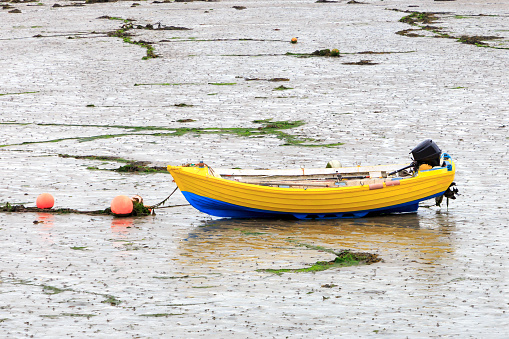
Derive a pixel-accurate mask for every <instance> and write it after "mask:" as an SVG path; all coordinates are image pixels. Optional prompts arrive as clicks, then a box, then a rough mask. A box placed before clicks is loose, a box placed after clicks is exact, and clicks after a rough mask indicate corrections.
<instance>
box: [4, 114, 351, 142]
mask: <svg viewBox="0 0 509 339" xmlns="http://www.w3.org/2000/svg"><path fill="white" fill-rule="evenodd" d="M253 123H255V124H261V125H262V126H260V127H227V128H224V127H222V128H219V127H205V128H197V127H194V128H189V127H178V128H171V127H161V126H125V125H95V124H94V125H86V124H54V123H37V124H35V125H37V126H65V127H95V128H117V129H124V130H126V131H128V132H124V133H117V134H103V135H95V136H87V137H80V136H76V137H67V138H58V139H51V140H43V141H24V142H21V143H17V144H8V145H0V148H2V147H8V146H21V145H30V144H42V143H53V142H60V141H69V140H76V141H78V142H90V141H94V140H99V139H112V138H119V137H125V136H133V135H142V136H145V137H146V136H154V137H178V136H183V135H186V134H196V135H206V134H231V135H236V136H239V137H260V136H266V135H273V136H276V137H277V138H278V139H280V140H282V141H283V142H284V143H283V146H302V147H336V146H340V145H342V144H343V143H340V142H338V143H330V144H320V143H318V142H317V140H316V139H311V138H303V137H300V136H296V135H292V134H288V133H286V132H283V131H282V130H286V129H292V128H297V127H300V126H302V125H304V122H303V121H300V120H296V121H271V120H255V121H253ZM9 124H14V123H9ZM0 125H2V123H0ZM144 131H160V132H155V133H146V132H144ZM138 132H140V133H138ZM141 132H144V133H141ZM306 142H312V143H306Z"/></svg>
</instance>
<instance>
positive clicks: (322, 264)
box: [257, 250, 381, 275]
mask: <svg viewBox="0 0 509 339" xmlns="http://www.w3.org/2000/svg"><path fill="white" fill-rule="evenodd" d="M335 255H336V258H335V259H334V260H331V261H317V262H315V263H314V264H312V265H311V266H309V267H304V268H279V269H272V268H267V269H260V270H257V271H258V272H266V273H273V274H277V275H281V274H283V273H309V272H311V273H315V272H320V271H325V270H328V269H331V268H339V267H348V266H356V265H361V264H366V265H369V264H372V263H375V262H378V261H380V260H381V259H380V258H379V257H378V255H377V254H372V253H363V252H351V251H350V250H343V251H341V252H339V253H335Z"/></svg>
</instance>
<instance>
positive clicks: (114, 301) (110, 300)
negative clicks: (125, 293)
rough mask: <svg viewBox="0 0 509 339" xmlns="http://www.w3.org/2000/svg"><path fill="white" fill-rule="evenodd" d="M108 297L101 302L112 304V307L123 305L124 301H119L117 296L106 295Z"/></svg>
mask: <svg viewBox="0 0 509 339" xmlns="http://www.w3.org/2000/svg"><path fill="white" fill-rule="evenodd" d="M104 296H105V297H106V299H105V300H103V301H101V303H103V304H110V305H111V306H118V305H120V304H121V303H122V300H119V299H117V298H116V297H115V296H113V295H111V294H106V295H104Z"/></svg>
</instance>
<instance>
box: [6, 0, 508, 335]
mask: <svg viewBox="0 0 509 339" xmlns="http://www.w3.org/2000/svg"><path fill="white" fill-rule="evenodd" d="M0 6H1V10H0V32H1V33H0V45H1V48H0V69H2V72H0V80H1V81H0V111H1V114H0V129H1V131H2V133H1V134H0V146H1V147H0V173H1V179H2V180H1V183H0V206H1V209H2V211H0V241H1V242H2V246H1V247H0V248H1V249H0V302H1V303H0V304H1V305H0V336H1V337H7V338H22V337H40V338H61V337H80V338H104V337H127V338H130V337H136V338H166V337H177V338H203V337H208V338H210V337H213V338H215V337H218V338H239V337H242V338H244V337H245V338H270V337H275V338H281V337H317V338H334V337H337V336H338V335H341V336H344V337H348V338H350V337H351V338H358V337H359V338H370V337H379V336H381V335H382V336H384V337H388V338H403V337H410V338H429V337H473V338H481V337H489V338H504V337H505V336H506V334H507V333H506V330H505V329H506V328H508V327H509V322H508V320H507V319H508V318H507V313H508V312H509V308H508V303H507V297H506V295H507V294H508V293H509V284H508V282H507V271H508V269H509V260H508V258H507V255H506V254H507V253H508V251H509V236H508V233H507V230H508V225H509V214H508V212H507V205H508V204H509V201H508V197H507V194H506V193H507V184H506V183H507V180H508V179H509V177H508V175H509V172H508V169H507V165H506V161H505V159H506V158H507V156H508V143H509V139H508V131H507V129H508V127H507V126H509V121H508V116H509V111H508V108H507V105H506V102H507V97H509V92H508V88H509V80H508V77H507V76H506V73H507V65H508V64H509V60H508V58H509V55H508V54H507V49H508V48H509V35H508V34H509V27H508V23H507V22H508V21H507V16H508V15H509V8H508V6H507V4H505V3H504V2H488V1H484V0H478V1H459V0H457V1H429V2H418V3H417V2H416V3H412V4H409V3H407V2H401V1H398V0H384V1H378V0H373V1H371V0H370V1H362V3H360V1H348V2H347V1H317V2H315V1H314V0H312V1H293V0H292V1H260V0H256V1H255V0H245V1H242V3H238V2H234V1H229V0H223V1H153V2H137V3H133V2H132V1H95V0H92V1H76V2H72V1H58V2H57V1H45V0H43V1H35V2H18V1H3V2H1V5H0ZM10 11H15V12H12V13H10ZM402 18H405V19H404V20H403V21H401V19H402ZM292 38H296V39H297V41H298V42H297V43H291V40H292ZM327 49H329V51H330V53H332V50H334V49H337V50H338V56H337V57H334V56H329V55H312V54H313V51H318V54H320V51H325V50H327ZM150 53H152V54H153V55H152V54H150ZM339 53H340V55H339ZM151 55H152V56H151ZM153 56H157V57H153ZM358 65H369V67H360V66H358ZM427 138H431V139H433V140H434V141H435V142H436V143H437V144H438V145H439V147H440V148H441V149H442V150H443V151H445V152H448V153H449V154H450V155H451V157H452V158H453V160H454V161H455V162H456V165H457V173H456V178H455V181H456V183H457V187H458V189H459V190H460V192H461V195H460V196H459V197H458V198H457V199H455V200H451V201H450V203H449V206H448V207H447V206H446V204H445V203H444V202H442V204H441V206H436V205H435V201H426V202H423V203H421V206H420V208H419V212H418V213H416V214H404V215H394V216H383V217H370V218H365V219H343V220H325V221H317V220H315V221H313V220H309V221H295V220H264V219H252V220H226V219H217V218H212V217H210V216H207V215H204V214H202V213H200V212H198V211H196V210H195V209H194V208H192V207H191V206H189V205H188V203H187V201H186V200H185V198H184V197H183V195H182V194H181V193H180V192H179V191H175V193H174V194H172V192H173V191H174V190H175V188H176V186H175V183H173V182H172V180H171V176H169V175H168V173H167V172H166V171H165V170H164V169H165V167H166V166H167V165H169V164H171V165H179V164H186V163H198V162H200V161H203V162H205V163H207V164H208V165H209V166H211V167H212V168H214V167H232V168H300V167H325V166H326V164H327V163H328V162H330V161H331V160H338V161H340V162H341V163H342V164H343V165H344V166H357V165H368V164H372V165H377V164H385V163H401V164H408V163H409V162H410V161H411V159H410V156H409V151H410V150H411V149H412V148H413V147H414V146H415V145H417V144H418V143H419V142H420V141H422V140H424V139H427ZM120 169H122V171H121V170H120ZM123 170H125V171H123ZM43 192H48V193H51V194H52V195H53V196H54V197H55V206H54V209H53V211H46V210H39V209H37V208H36V207H35V200H36V198H37V196H38V195H39V194H40V193H43ZM117 195H127V196H133V195H140V196H142V197H143V198H144V204H146V205H148V206H156V205H158V204H160V203H161V202H164V203H163V204H161V205H159V206H158V208H157V209H156V211H157V213H156V214H155V215H145V216H129V217H123V218H120V217H114V216H112V215H109V214H102V213H81V212H87V211H88V212H94V211H103V212H104V211H105V210H106V207H107V206H110V203H111V201H112V199H113V198H114V197H115V196H117ZM7 203H9V205H7ZM15 206H17V207H15ZM20 206H23V207H22V208H21V207H20ZM15 208H17V209H18V211H15ZM22 210H23V212H22ZM354 253H355V254H359V253H360V254H362V255H363V256H362V257H357V258H353V259H361V260H360V261H359V260H351V259H352V257H350V258H349V260H348V261H349V262H351V263H355V264H354V265H349V264H347V265H342V264H341V265H340V263H338V262H336V261H340V260H339V259H337V258H338V257H339V255H341V256H343V257H347V256H348V255H349V254H354ZM379 259H382V260H380V261H379ZM323 268H326V269H323ZM322 269H323V270H322Z"/></svg>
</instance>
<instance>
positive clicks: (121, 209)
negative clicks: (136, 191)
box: [111, 195, 133, 215]
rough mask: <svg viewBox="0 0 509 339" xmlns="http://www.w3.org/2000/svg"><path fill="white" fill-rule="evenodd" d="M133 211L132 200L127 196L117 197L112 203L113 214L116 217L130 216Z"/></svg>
mask: <svg viewBox="0 0 509 339" xmlns="http://www.w3.org/2000/svg"><path fill="white" fill-rule="evenodd" d="M132 211H133V202H132V200H131V198H129V197H128V196H125V195H117V196H116V197H115V198H114V199H113V200H112V201H111V213H113V214H115V215H128V214H131V212H132Z"/></svg>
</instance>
